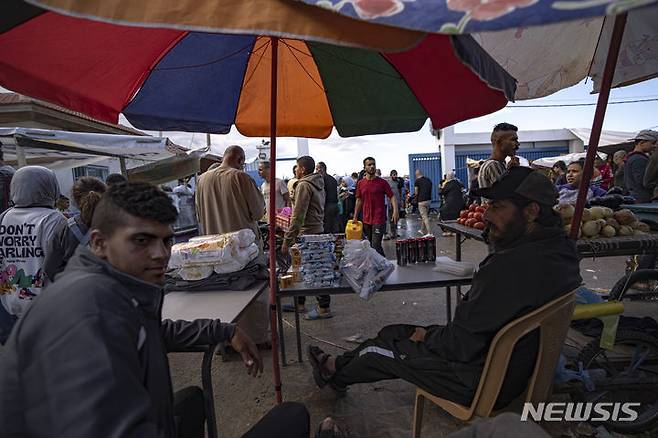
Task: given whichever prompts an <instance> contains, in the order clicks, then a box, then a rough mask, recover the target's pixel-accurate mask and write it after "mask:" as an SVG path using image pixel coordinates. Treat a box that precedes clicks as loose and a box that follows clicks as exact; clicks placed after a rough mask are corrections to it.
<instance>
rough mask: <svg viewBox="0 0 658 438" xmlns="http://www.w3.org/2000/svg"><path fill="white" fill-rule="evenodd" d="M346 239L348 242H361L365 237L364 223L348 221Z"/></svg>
mask: <svg viewBox="0 0 658 438" xmlns="http://www.w3.org/2000/svg"><path fill="white" fill-rule="evenodd" d="M345 237H346V238H347V240H361V238H362V237H363V223H362V222H361V221H356V222H354V221H352V220H349V221H347V225H346V226H345Z"/></svg>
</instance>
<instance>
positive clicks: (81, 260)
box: [65, 246, 163, 313]
mask: <svg viewBox="0 0 658 438" xmlns="http://www.w3.org/2000/svg"><path fill="white" fill-rule="evenodd" d="M69 270H82V271H87V272H98V273H102V274H105V275H107V276H109V277H112V278H114V279H115V280H117V281H118V282H119V283H121V284H122V285H123V286H124V287H125V288H126V290H127V291H128V292H129V293H130V298H131V299H133V300H134V301H136V302H137V304H138V305H139V306H140V307H142V308H144V310H146V311H149V312H153V313H157V312H158V311H159V309H160V305H161V303H162V295H163V287H162V286H158V285H157V284H153V283H148V282H146V281H143V280H140V279H139V278H136V277H133V276H132V275H129V274H126V273H125V272H122V271H120V270H118V269H117V268H115V267H114V266H112V265H111V264H110V263H108V262H107V261H105V260H103V259H101V258H100V257H98V256H97V255H95V254H94V253H93V252H92V251H91V250H90V249H89V248H88V247H82V246H79V247H78V249H77V250H76V252H75V254H74V255H73V257H72V258H71V259H70V260H69V262H68V264H67V266H66V270H65V272H66V271H69Z"/></svg>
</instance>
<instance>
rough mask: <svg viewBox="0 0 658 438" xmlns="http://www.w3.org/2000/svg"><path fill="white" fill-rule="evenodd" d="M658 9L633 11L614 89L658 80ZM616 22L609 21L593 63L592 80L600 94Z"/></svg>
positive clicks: (606, 22) (620, 56) (618, 62)
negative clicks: (657, 78)
mask: <svg viewBox="0 0 658 438" xmlns="http://www.w3.org/2000/svg"><path fill="white" fill-rule="evenodd" d="M657 23H658V6H654V7H650V8H644V9H640V10H634V11H631V12H630V13H629V14H628V18H627V20H626V28H625V30H624V36H623V38H622V41H621V47H620V50H619V57H618V59H617V66H616V67H615V77H614V80H613V83H612V86H613V87H622V86H626V85H631V84H635V83H637V82H641V81H645V80H648V79H651V78H655V77H657V76H658V24H657ZM613 25H614V20H612V19H610V18H606V19H605V24H604V26H603V32H602V34H601V41H600V43H599V45H598V48H597V50H596V55H595V56H594V60H593V62H592V68H591V71H590V76H591V78H592V80H593V81H594V91H595V92H599V90H600V89H601V81H602V80H603V68H604V67H605V60H606V57H607V55H608V51H607V48H608V47H609V46H610V39H611V36H612V27H613Z"/></svg>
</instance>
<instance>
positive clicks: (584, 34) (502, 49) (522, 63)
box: [473, 18, 603, 100]
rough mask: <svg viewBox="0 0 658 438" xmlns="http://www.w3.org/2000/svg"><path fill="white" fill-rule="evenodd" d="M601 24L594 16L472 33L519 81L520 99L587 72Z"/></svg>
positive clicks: (561, 86) (538, 94)
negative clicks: (585, 18) (541, 24)
mask: <svg viewBox="0 0 658 438" xmlns="http://www.w3.org/2000/svg"><path fill="white" fill-rule="evenodd" d="M602 24H603V19H602V18H593V19H587V20H579V21H574V22H568V23H559V24H552V25H547V26H541V27H530V28H518V29H509V30H504V31H500V32H485V33H478V34H474V35H473V37H474V38H475V40H476V41H477V42H478V43H479V44H480V45H481V46H482V48H483V49H484V50H485V51H487V53H489V54H490V55H491V56H492V57H493V58H494V59H495V60H496V61H497V62H498V64H500V65H501V66H502V67H503V68H504V69H505V70H506V71H507V72H509V74H510V75H512V76H513V77H514V78H515V79H516V80H517V81H518V84H517V88H516V95H515V98H516V99H517V100H525V99H536V98H539V97H544V96H548V95H550V94H553V93H555V92H557V91H559V90H562V89H564V88H567V87H570V86H572V85H575V84H577V83H579V82H580V81H581V80H583V79H584V78H585V77H586V76H587V73H588V71H589V67H590V64H591V62H592V58H593V56H594V54H595V52H596V47H597V43H598V39H599V34H600V32H601V26H602ZM565 47H568V50H565Z"/></svg>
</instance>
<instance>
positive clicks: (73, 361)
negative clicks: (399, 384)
mask: <svg viewBox="0 0 658 438" xmlns="http://www.w3.org/2000/svg"><path fill="white" fill-rule="evenodd" d="M175 220H176V209H175V208H174V206H173V205H172V203H171V200H170V199H169V197H168V196H167V195H166V194H165V193H164V192H162V191H161V190H159V189H157V188H155V187H153V186H151V185H149V184H145V183H124V184H120V185H115V186H112V187H110V188H109V190H108V191H107V192H106V193H105V194H104V195H103V197H102V199H101V201H100V202H99V204H98V206H97V208H96V210H95V212H94V215H93V219H92V224H91V245H90V248H88V247H82V246H81V247H79V248H78V250H77V251H76V253H75V255H74V256H73V257H72V258H71V259H70V260H69V262H68V264H67V266H66V269H65V270H64V271H63V272H62V273H61V275H60V276H58V281H57V282H56V283H53V284H51V285H49V286H48V287H47V289H46V291H45V293H44V294H42V295H40V297H39V298H40V299H38V300H35V302H34V303H33V305H32V306H30V307H29V308H28V310H27V311H26V312H25V314H24V315H23V317H22V318H21V319H20V320H19V321H18V323H17V324H16V326H15V327H14V330H13V332H12V334H11V336H10V338H9V341H8V343H7V345H6V348H5V349H4V351H3V354H2V355H0V388H2V391H0V436H2V437H6V438H9V437H23V436H30V437H73V438H75V437H81V438H82V437H85V438H86V437H110V436H122V437H140V438H145V437H165V438H175V437H176V436H181V437H199V438H201V437H203V429H204V427H203V406H204V404H203V394H202V393H201V390H200V389H199V388H186V389H184V390H182V391H180V392H179V393H177V395H174V394H172V385H171V377H170V374H169V365H168V362H167V354H166V353H167V351H171V350H178V349H181V348H186V347H191V346H198V345H211V344H215V343H218V342H230V343H231V345H232V346H233V348H234V349H235V350H236V351H237V352H239V353H240V355H241V356H242V360H243V361H244V363H245V366H246V367H247V370H248V372H249V373H250V374H251V375H253V376H256V375H258V374H259V373H260V372H262V367H263V363H262V360H261V357H260V354H259V353H258V350H257V349H256V346H255V345H254V343H253V341H251V339H249V338H248V337H247V336H246V335H244V333H243V332H242V331H241V330H240V329H239V328H238V327H236V326H234V325H233V324H225V323H222V322H220V321H219V320H210V319H200V320H196V321H192V322H187V321H171V320H165V321H161V311H162V300H163V291H162V285H163V284H164V275H165V271H166V269H167V264H168V261H169V256H170V254H171V245H172V238H173V230H172V227H171V224H172V223H173V222H174V221H175ZM184 405H186V406H187V407H186V408H183V406H184ZM282 412H283V414H290V415H294V417H292V418H278V420H277V422H280V423H282V424H287V426H286V430H285V432H284V431H280V433H279V434H277V433H276V432H274V433H273V432H272V430H270V431H268V432H263V431H262V430H261V431H260V433H257V432H258V431H256V432H254V431H250V432H249V433H248V435H247V436H250V437H257V436H268V437H271V436H280V437H283V436H293V435H291V434H290V432H291V431H293V432H292V433H293V434H294V436H300V437H301V436H308V419H307V418H306V419H305V418H304V412H305V409H304V408H303V406H301V405H293V406H290V405H287V406H286V407H284V408H277V410H276V411H274V412H273V413H272V415H275V416H277V415H281V413H282ZM268 415H270V414H268ZM284 416H285V415H284ZM266 418H268V417H267V416H266ZM271 420H272V419H271V416H270V418H269V419H268V420H267V422H270V421H271ZM304 421H306V422H305V423H304ZM258 427H261V426H259V425H256V426H255V428H258ZM297 428H299V429H300V430H299V431H297V432H295V429H297ZM304 428H305V430H304ZM304 433H306V435H304Z"/></svg>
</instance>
